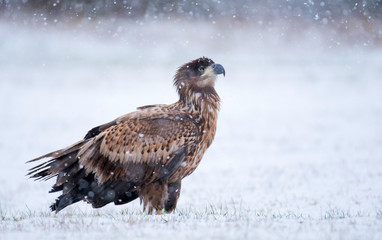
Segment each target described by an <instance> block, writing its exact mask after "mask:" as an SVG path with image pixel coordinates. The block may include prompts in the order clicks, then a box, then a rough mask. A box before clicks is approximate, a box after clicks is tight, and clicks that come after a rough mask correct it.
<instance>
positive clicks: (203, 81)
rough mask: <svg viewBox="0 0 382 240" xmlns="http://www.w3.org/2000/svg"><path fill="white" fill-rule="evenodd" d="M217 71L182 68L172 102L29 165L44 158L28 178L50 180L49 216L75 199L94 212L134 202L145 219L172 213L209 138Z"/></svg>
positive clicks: (206, 66)
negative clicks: (176, 97)
mask: <svg viewBox="0 0 382 240" xmlns="http://www.w3.org/2000/svg"><path fill="white" fill-rule="evenodd" d="M220 74H223V75H224V76H225V69H224V68H223V66H222V65H220V64H216V63H214V61H212V60H211V59H209V58H206V57H201V58H198V59H195V60H193V61H190V62H189V63H186V64H184V65H183V66H181V67H180V68H179V69H178V70H177V72H176V74H175V77H174V85H175V87H176V90H177V92H178V95H179V100H178V101H177V102H175V103H173V104H169V105H166V104H158V105H148V106H143V107H139V108H137V111H135V112H131V113H128V114H126V115H123V116H121V117H118V118H117V119H115V120H113V121H111V122H108V123H105V124H103V125H100V126H97V127H94V128H93V129H91V130H90V131H88V132H87V134H86V135H85V137H84V138H83V139H82V140H80V141H79V142H76V143H74V144H73V145H71V146H69V147H67V148H64V149H60V150H57V151H53V152H51V153H48V154H45V155H43V156H40V157H38V158H35V159H33V160H30V161H28V162H35V161H41V160H43V162H42V163H39V164H38V165H36V166H35V167H33V168H31V169H29V170H28V174H27V175H28V176H30V178H34V179H35V180H48V179H51V178H55V180H56V182H55V184H54V185H53V186H52V189H51V190H50V192H61V195H60V196H59V197H58V198H57V199H56V201H55V202H54V203H53V204H52V205H51V206H50V209H51V210H52V211H55V212H56V213H58V212H59V211H61V210H62V209H64V208H65V207H67V206H69V205H71V204H73V203H76V202H79V201H81V200H84V201H86V202H87V203H89V204H91V205H92V207H93V208H100V207H103V206H105V205H106V204H108V203H112V202H113V203H114V204H115V205H121V204H126V203H129V202H131V201H133V200H135V199H137V198H139V199H140V203H141V205H142V204H143V211H147V213H148V214H152V213H154V211H155V213H156V214H162V213H163V210H164V211H165V212H167V213H170V212H172V211H173V210H174V209H175V208H176V205H177V201H178V199H179V196H180V190H181V182H182V179H183V178H184V177H186V176H188V175H190V174H191V173H192V172H194V170H195V169H196V168H197V166H198V164H199V163H200V161H201V160H202V158H203V155H204V153H205V152H206V150H207V148H208V147H209V146H210V145H211V143H212V141H213V140H214V137H215V133H216V123H217V117H218V112H219V108H220V97H219V95H218V94H217V92H216V90H215V81H216V79H217V76H218V75H220ZM45 158H48V160H45V161H44V159H45Z"/></svg>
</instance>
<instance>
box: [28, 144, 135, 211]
mask: <svg viewBox="0 0 382 240" xmlns="http://www.w3.org/2000/svg"><path fill="white" fill-rule="evenodd" d="M87 142H88V140H81V141H79V142H77V143H75V144H73V145H72V146H70V147H68V148H64V149H61V150H58V151H54V152H51V153H48V154H46V155H43V156H41V157H38V158H35V159H33V160H31V161H28V162H34V161H38V160H41V159H43V158H50V159H49V160H48V161H45V162H43V163H41V164H39V165H37V166H35V167H33V168H31V169H29V172H28V174H27V175H28V176H30V177H31V178H35V179H36V180H48V179H50V178H53V177H57V179H56V183H55V184H54V185H53V187H52V189H51V190H50V192H58V191H62V195H61V196H59V197H58V198H57V199H56V201H55V203H53V204H52V205H51V206H50V208H51V210H52V211H55V212H56V213H57V212H59V211H61V210H62V209H64V208H65V207H67V206H69V205H71V204H73V203H76V202H78V201H81V200H85V201H87V202H88V203H91V204H92V206H93V207H94V208H99V207H103V206H105V205H106V204H108V203H111V202H114V203H115V204H116V205H119V204H125V203H128V202H131V201H132V200H134V199H136V198H138V197H139V193H138V191H134V187H135V186H136V185H137V184H134V183H132V182H125V181H121V180H119V181H107V182H104V183H102V184H99V183H98V181H97V179H96V178H95V175H94V173H87V172H86V170H85V168H84V166H81V164H80V163H79V157H78V156H77V155H78V153H79V152H80V151H81V149H82V147H83V146H84V144H86V143H87ZM96 144H99V143H96ZM93 157H95V158H99V157H102V156H101V155H100V153H95V156H93Z"/></svg>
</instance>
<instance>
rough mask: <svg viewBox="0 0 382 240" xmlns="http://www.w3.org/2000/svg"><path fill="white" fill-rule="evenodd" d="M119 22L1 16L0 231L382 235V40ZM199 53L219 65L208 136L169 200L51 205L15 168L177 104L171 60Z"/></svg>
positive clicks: (121, 235) (31, 234)
mask: <svg viewBox="0 0 382 240" xmlns="http://www.w3.org/2000/svg"><path fill="white" fill-rule="evenodd" d="M128 24H129V23H121V25H124V29H129V31H127V32H126V33H124V34H125V35H123V33H121V36H120V37H119V38H113V39H110V38H107V37H105V36H103V35H102V34H101V35H100V34H96V33H94V32H92V31H91V30H89V31H88V32H86V30H82V31H80V30H78V31H74V30H71V29H55V28H43V29H38V28H28V27H21V26H20V27H18V28H16V29H15V28H12V26H9V25H7V24H4V23H1V24H0V39H1V40H0V53H1V54H0V113H1V118H0V125H1V126H2V127H3V129H2V131H1V132H2V136H1V138H0V156H1V158H0V165H1V168H0V186H1V188H0V215H1V221H0V239H26V238H28V239H52V238H58V239H79V238H85V237H86V238H92V239H104V238H107V239H126V238H131V239H149V238H156V239H168V238H174V236H176V237H177V238H179V239H198V238H203V239H205V238H207V239H381V238H382V124H381V123H382V94H381V93H382V81H381V79H380V76H382V68H381V62H382V49H381V48H380V46H378V45H376V46H367V47H363V46H362V45H358V44H357V45H356V46H354V45H351V44H349V43H346V42H345V41H343V42H341V44H335V43H333V42H331V41H330V40H328V39H326V38H325V33H320V32H319V31H318V32H315V31H314V30H311V32H310V34H308V35H307V36H303V35H301V36H299V37H298V38H297V40H295V41H291V42H288V41H285V39H284V38H283V37H280V36H279V37H278V38H277V37H275V35H273V32H272V31H271V32H267V31H265V32H264V31H263V30H261V29H260V30H259V31H258V32H255V33H254V32H251V31H248V29H245V28H238V29H236V30H235V29H232V28H222V27H221V26H219V24H215V25H214V26H205V25H201V24H198V23H193V24H189V25H184V24H181V25H174V26H172V27H170V26H171V25H168V23H163V25H161V28H158V27H157V26H158V25H150V24H146V25H145V26H144V28H143V27H140V26H136V25H133V26H130V25H128ZM166 24H167V25H166ZM84 29H85V28H84ZM184 29H187V31H184ZM134 31H135V33H136V32H140V33H141V35H140V37H139V38H134V37H133V36H135V35H131V33H134ZM163 32H165V34H164V33H163ZM196 33H199V34H196ZM219 34H220V36H224V38H219V37H217V36H219ZM164 36H166V37H164ZM259 36H261V38H260V37H259ZM168 39H172V40H170V41H168ZM126 40H128V42H129V44H126ZM211 40H212V41H211ZM153 41H155V43H156V44H152V42H153ZM186 41H187V44H185V42H186ZM200 56H208V57H211V58H212V59H213V60H215V62H217V63H220V64H222V65H223V66H224V68H225V69H226V73H227V74H226V77H225V78H223V77H219V78H218V80H217V84H216V89H217V91H218V93H219V94H220V97H221V99H222V106H221V111H220V113H219V122H218V128H217V133H216V138H215V141H214V142H213V144H212V146H211V147H210V149H209V150H208V151H207V153H206V154H205V156H204V158H203V161H202V162H201V164H200V165H199V167H198V169H197V170H196V171H195V173H193V174H192V175H191V176H189V177H187V178H186V179H184V181H183V184H182V189H181V197H180V200H179V203H178V207H177V211H176V212H175V213H173V214H164V215H161V216H156V215H153V216H152V215H146V214H145V213H142V207H141V206H139V201H135V202H133V203H132V204H129V205H122V206H114V205H108V206H106V207H105V208H102V209H96V210H95V209H92V208H91V207H90V206H88V205H87V204H86V203H83V202H81V203H77V204H75V205H73V206H71V207H68V208H66V209H64V210H63V211H62V212H60V213H59V214H57V215H55V214H53V213H50V212H49V205H50V204H51V203H52V202H53V201H54V199H55V198H56V197H57V196H58V195H57V194H49V193H48V191H49V190H50V187H51V185H52V184H53V181H52V180H50V181H48V182H34V181H32V180H30V179H28V178H27V177H26V176H25V174H26V172H27V169H28V168H30V167H32V166H33V164H30V163H29V164H25V162H26V161H27V160H30V159H33V158H35V157H37V156H40V155H42V154H44V153H47V152H51V151H54V150H57V149H60V148H62V147H65V146H68V145H70V144H72V143H74V142H76V141H78V140H79V139H81V138H83V137H84V136H85V134H86V133H87V131H88V130H89V129H91V128H93V127H94V126H97V125H99V124H102V123H105V122H109V121H111V120H113V119H115V118H117V117H118V116H121V115H123V114H126V113H128V112H131V111H134V110H135V108H136V107H138V106H143V105H148V104H158V103H172V102H174V101H176V100H177V95H176V89H174V87H173V86H172V78H173V75H174V73H175V71H176V69H177V68H178V67H179V66H181V65H182V64H184V63H186V62H187V61H189V60H192V59H194V58H197V57H200ZM110 194H111V195H112V194H113V193H112V192H111V193H110Z"/></svg>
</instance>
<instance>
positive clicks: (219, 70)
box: [212, 64, 225, 77]
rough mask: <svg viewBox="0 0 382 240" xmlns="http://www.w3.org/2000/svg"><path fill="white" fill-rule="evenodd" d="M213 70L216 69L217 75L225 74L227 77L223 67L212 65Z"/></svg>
mask: <svg viewBox="0 0 382 240" xmlns="http://www.w3.org/2000/svg"><path fill="white" fill-rule="evenodd" d="M212 68H213V69H214V73H215V74H216V75H219V74H223V76H224V77H225V70H224V67H223V66H222V65H220V64H212Z"/></svg>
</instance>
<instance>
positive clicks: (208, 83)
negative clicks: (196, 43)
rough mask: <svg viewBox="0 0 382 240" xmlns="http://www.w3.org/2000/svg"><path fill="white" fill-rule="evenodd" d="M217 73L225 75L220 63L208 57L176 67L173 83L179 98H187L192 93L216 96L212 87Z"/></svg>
mask: <svg viewBox="0 0 382 240" xmlns="http://www.w3.org/2000/svg"><path fill="white" fill-rule="evenodd" d="M219 74H223V75H224V76H225V70H224V68H223V66H222V65H220V64H216V63H215V62H214V61H212V60H211V59H209V58H206V57H201V58H198V59H195V60H193V61H191V62H189V63H186V64H184V65H183V66H181V67H180V68H179V69H178V71H177V73H176V74H175V77H174V85H175V86H176V89H177V91H178V93H179V96H180V98H181V99H187V98H189V97H190V96H191V94H194V93H200V94H208V95H210V94H213V95H216V96H217V93H216V91H215V89H214V87H215V81H216V78H217V76H218V75H219ZM217 97H218V96H217Z"/></svg>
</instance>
